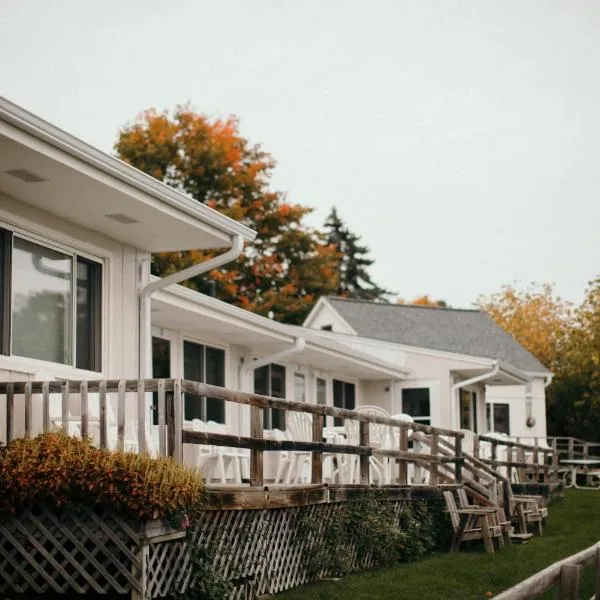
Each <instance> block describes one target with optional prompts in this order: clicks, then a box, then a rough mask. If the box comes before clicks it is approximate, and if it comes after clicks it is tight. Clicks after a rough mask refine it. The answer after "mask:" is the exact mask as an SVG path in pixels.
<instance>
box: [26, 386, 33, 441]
mask: <svg viewBox="0 0 600 600" xmlns="http://www.w3.org/2000/svg"><path fill="white" fill-rule="evenodd" d="M32 407H33V398H32V392H31V381H27V382H26V383H25V435H26V436H27V437H30V436H31V411H32Z"/></svg>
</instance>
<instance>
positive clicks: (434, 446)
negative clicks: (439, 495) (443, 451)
mask: <svg viewBox="0 0 600 600" xmlns="http://www.w3.org/2000/svg"><path fill="white" fill-rule="evenodd" d="M438 441H439V440H438V434H437V433H436V432H433V433H432V434H431V457H432V458H433V460H432V461H431V467H430V469H429V483H430V485H437V483H438V463H437V459H438Z"/></svg>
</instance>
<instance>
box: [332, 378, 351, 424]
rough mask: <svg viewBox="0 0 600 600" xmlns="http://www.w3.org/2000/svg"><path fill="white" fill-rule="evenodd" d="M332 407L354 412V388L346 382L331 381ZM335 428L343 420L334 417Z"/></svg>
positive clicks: (342, 422)
mask: <svg viewBox="0 0 600 600" xmlns="http://www.w3.org/2000/svg"><path fill="white" fill-rule="evenodd" d="M333 406H335V407H336V408H345V409H346V410H354V408H355V406H356V386H355V385H354V384H353V383H348V382H347V381H339V380H337V379H334V380H333ZM333 424H334V426H335V427H340V426H342V425H343V424H344V419H340V418H339V417H336V418H335V419H334V420H333Z"/></svg>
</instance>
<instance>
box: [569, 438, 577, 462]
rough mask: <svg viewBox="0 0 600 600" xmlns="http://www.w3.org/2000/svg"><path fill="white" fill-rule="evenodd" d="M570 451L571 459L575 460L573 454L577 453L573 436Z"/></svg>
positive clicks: (570, 439) (570, 440)
mask: <svg viewBox="0 0 600 600" xmlns="http://www.w3.org/2000/svg"><path fill="white" fill-rule="evenodd" d="M568 452H569V460H573V458H574V456H573V455H574V453H575V440H574V439H573V438H572V437H570V438H569V447H568Z"/></svg>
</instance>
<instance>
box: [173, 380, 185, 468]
mask: <svg viewBox="0 0 600 600" xmlns="http://www.w3.org/2000/svg"><path fill="white" fill-rule="evenodd" d="M173 421H174V424H173V458H174V459H175V460H176V461H177V462H180V463H181V462H183V440H182V438H183V394H182V393H181V379H175V381H173Z"/></svg>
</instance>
